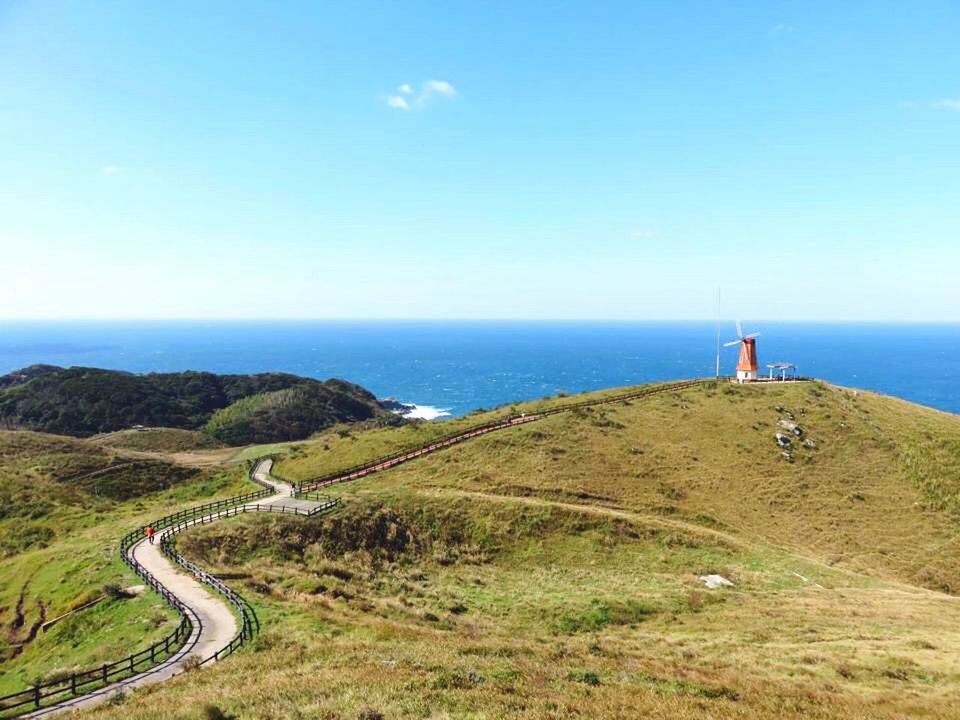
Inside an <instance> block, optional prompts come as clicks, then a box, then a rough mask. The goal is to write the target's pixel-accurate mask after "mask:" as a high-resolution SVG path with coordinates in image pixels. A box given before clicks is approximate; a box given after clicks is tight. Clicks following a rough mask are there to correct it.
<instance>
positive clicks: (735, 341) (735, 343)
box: [723, 340, 743, 347]
mask: <svg viewBox="0 0 960 720" xmlns="http://www.w3.org/2000/svg"><path fill="white" fill-rule="evenodd" d="M741 342H743V341H742V340H731V341H730V342H728V343H724V344H723V346H724V347H730V346H731V345H739V344H740V343H741Z"/></svg>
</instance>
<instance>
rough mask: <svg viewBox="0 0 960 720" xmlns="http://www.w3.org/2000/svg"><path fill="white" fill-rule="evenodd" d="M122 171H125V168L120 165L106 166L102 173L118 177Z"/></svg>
mask: <svg viewBox="0 0 960 720" xmlns="http://www.w3.org/2000/svg"><path fill="white" fill-rule="evenodd" d="M121 170H123V168H122V167H120V166H119V165H104V166H103V167H102V168H101V169H100V172H102V173H103V174H104V175H116V174H117V173H118V172H120V171H121Z"/></svg>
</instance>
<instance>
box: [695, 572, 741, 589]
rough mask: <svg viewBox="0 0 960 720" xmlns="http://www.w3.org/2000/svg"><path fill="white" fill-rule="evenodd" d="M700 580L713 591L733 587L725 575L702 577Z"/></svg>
mask: <svg viewBox="0 0 960 720" xmlns="http://www.w3.org/2000/svg"><path fill="white" fill-rule="evenodd" d="M700 580H701V581H702V582H703V584H704V585H706V586H707V587H708V588H710V589H711V590H716V589H717V588H721V587H733V583H732V582H730V581H729V580H727V579H726V578H725V577H724V576H723V575H701V576H700Z"/></svg>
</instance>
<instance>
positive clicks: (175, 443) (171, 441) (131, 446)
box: [89, 427, 225, 453]
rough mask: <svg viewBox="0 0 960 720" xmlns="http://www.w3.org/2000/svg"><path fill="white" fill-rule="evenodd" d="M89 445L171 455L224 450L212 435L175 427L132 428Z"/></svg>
mask: <svg viewBox="0 0 960 720" xmlns="http://www.w3.org/2000/svg"><path fill="white" fill-rule="evenodd" d="M89 441H90V443H92V444H93V445H96V446H98V447H105V448H118V449H122V450H136V451H140V452H155V453H175V452H188V451H191V450H214V449H217V448H222V447H225V446H224V444H223V443H222V442H220V441H219V440H217V439H216V438H215V437H213V436H212V435H208V434H207V433H204V432H200V431H198V430H181V429H179V428H147V427H145V428H136V429H132V430H117V431H115V432H111V433H102V434H100V435H94V436H93V437H91V438H90V439H89Z"/></svg>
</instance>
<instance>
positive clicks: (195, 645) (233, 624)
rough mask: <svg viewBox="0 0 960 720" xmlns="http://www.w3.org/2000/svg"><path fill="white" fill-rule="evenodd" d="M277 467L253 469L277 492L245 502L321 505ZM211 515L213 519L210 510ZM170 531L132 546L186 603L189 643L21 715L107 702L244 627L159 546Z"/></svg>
mask: <svg viewBox="0 0 960 720" xmlns="http://www.w3.org/2000/svg"><path fill="white" fill-rule="evenodd" d="M272 467H273V460H270V459H266V460H261V461H260V463H259V464H258V465H257V467H256V468H255V469H254V471H253V477H254V478H255V479H256V480H258V481H259V482H261V483H262V484H267V485H270V486H272V487H273V488H274V490H275V491H276V492H275V494H273V495H271V496H269V497H267V498H264V499H262V500H260V501H259V502H257V503H250V504H249V505H247V506H246V507H248V508H251V509H253V508H256V506H257V505H260V506H261V507H264V506H267V505H270V506H274V507H277V508H280V507H289V508H298V509H299V510H300V511H301V512H304V511H307V512H309V511H310V510H313V509H315V508H317V507H318V506H320V505H321V503H318V502H313V501H310V500H300V499H294V498H292V497H290V494H291V491H292V488H291V487H290V485H288V484H286V483H284V482H281V481H279V480H276V479H275V478H273V477H271V475H270V469H271V468H272ZM206 517H207V518H208V519H209V518H210V517H211V516H206ZM202 519H203V518H200V519H198V520H197V521H195V522H194V524H199V523H200V522H201V520H202ZM169 532H171V530H170V528H164V529H163V530H160V531H158V532H157V533H156V535H155V536H154V544H150V543H149V542H148V541H147V539H146V538H144V539H143V540H141V541H140V542H138V543H136V544H135V545H133V546H132V547H131V548H130V549H129V550H128V551H127V552H128V555H130V556H131V557H133V559H134V560H135V561H136V562H138V563H140V564H141V565H142V566H143V567H144V568H146V570H147V571H148V572H149V573H150V574H152V575H153V576H154V577H155V578H156V579H157V580H158V581H159V582H160V583H161V584H163V586H164V587H166V588H167V589H168V590H169V591H170V592H171V593H172V594H173V595H175V596H176V597H177V598H178V599H179V600H180V602H182V603H183V604H184V606H185V607H186V609H187V613H188V615H189V616H190V620H191V621H192V623H193V628H194V630H193V633H192V634H191V635H190V637H189V638H188V639H187V642H186V643H185V644H184V646H183V647H182V648H181V649H180V650H179V651H178V652H177V653H175V654H174V655H173V656H171V657H170V658H168V659H167V660H165V661H164V662H162V663H160V664H159V665H156V666H154V667H152V668H150V669H149V670H147V671H145V672H142V673H138V674H137V675H134V676H132V677H129V678H127V679H125V680H119V681H117V682H113V683H110V684H109V685H106V686H104V687H102V688H100V689H99V690H96V691H94V692H91V693H88V694H85V695H81V696H79V697H76V698H71V699H70V700H67V701H64V702H62V703H58V704H57V705H51V706H50V707H46V708H42V709H40V710H36V711H34V712H31V713H29V714H27V715H23V716H22V717H26V718H38V717H46V716H48V715H53V714H54V713H59V712H64V711H66V710H72V709H77V708H83V707H89V706H91V705H95V704H97V703H101V702H103V701H104V700H106V699H107V698H109V697H110V696H112V695H113V694H114V693H117V692H119V691H123V690H130V689H133V688H137V687H142V686H144V685H152V684H153V683H157V682H160V681H162V680H166V679H167V678H170V677H172V676H174V675H176V674H178V673H180V672H182V671H183V669H184V665H185V663H187V662H194V661H188V658H190V657H191V656H196V657H197V658H199V659H200V660H206V659H207V658H211V657H213V656H214V654H215V653H216V652H217V651H219V650H222V649H223V648H225V647H226V646H227V645H229V644H230V641H231V640H233V638H234V637H236V635H237V633H238V632H239V631H240V628H239V625H238V623H237V618H236V617H235V616H234V614H233V611H232V610H231V609H230V606H229V605H228V604H227V603H226V602H224V600H223V598H221V597H220V596H219V595H217V594H216V593H213V592H211V591H210V590H209V589H208V588H207V587H205V586H204V585H203V583H201V582H200V581H198V580H197V579H196V578H195V577H193V576H192V575H190V574H189V573H186V572H184V571H183V570H182V569H181V568H179V567H178V566H176V565H175V564H173V563H172V562H171V561H170V559H169V558H167V556H166V555H164V554H163V551H162V550H161V549H160V541H161V539H162V538H163V537H164V536H165V535H167V534H168V533H169Z"/></svg>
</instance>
